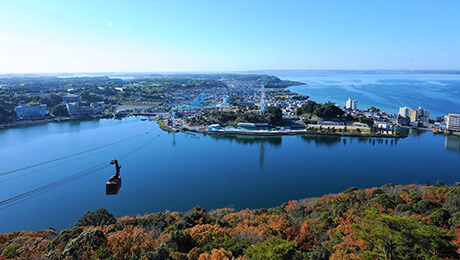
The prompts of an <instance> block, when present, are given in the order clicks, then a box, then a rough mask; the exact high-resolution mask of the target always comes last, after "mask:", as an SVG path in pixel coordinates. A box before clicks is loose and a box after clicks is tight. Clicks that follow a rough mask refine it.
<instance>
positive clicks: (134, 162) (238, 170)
mask: <svg viewBox="0 0 460 260" xmlns="http://www.w3.org/2000/svg"><path fill="white" fill-rule="evenodd" d="M282 77H284V78H289V79H293V80H299V81H301V80H304V81H305V82H307V83H309V85H307V86H298V87H294V89H295V91H298V92H302V91H305V94H307V95H310V96H311V99H313V100H317V101H320V102H324V101H327V100H331V101H335V102H337V103H340V102H342V103H340V104H342V105H343V104H344V102H345V100H346V99H347V98H348V97H349V94H350V93H357V94H359V95H361V96H359V95H353V96H351V97H352V98H354V99H357V100H358V102H359V103H358V104H359V105H360V106H361V107H363V106H364V105H363V104H365V102H369V103H370V104H369V106H370V105H375V106H377V107H380V108H382V109H387V111H390V112H392V110H390V109H397V107H398V106H400V105H406V106H414V107H415V106H420V105H421V106H423V107H425V108H426V109H430V107H429V104H430V102H425V101H423V100H426V99H429V98H427V96H429V95H431V94H427V93H432V94H433V97H437V98H436V100H437V101H436V102H434V101H433V104H437V106H439V108H437V109H438V110H439V111H440V112H439V113H441V112H442V111H449V112H450V111H459V110H460V109H459V108H460V107H459V106H458V102H459V101H458V99H456V98H455V97H458V90H457V89H456V86H458V82H459V80H458V76H453V75H394V76H389V75H366V74H359V75H349V74H347V75H345V74H344V75H326V76H325V75H298V74H296V75H294V76H292V75H291V76H289V77H287V76H286V75H283V76H282ZM353 78H355V79H353ZM382 80H385V81H382ZM353 81H356V82H355V83H353V84H351V83H352V82H353ZM358 81H359V82H361V83H359V84H358ZM403 81H404V82H411V83H408V84H406V85H404V84H401V85H399V83H397V84H396V83H395V84H396V85H397V86H396V85H395V84H393V83H388V84H384V83H383V82H403ZM434 82H438V83H439V84H438V85H439V88H437V87H436V86H438V85H436V84H437V83H436V84H435V83H434ZM442 84H444V85H442ZM347 86H348V87H347ZM381 88H388V89H397V90H398V91H399V92H398V93H401V94H400V95H403V96H404V95H406V96H407V98H406V99H403V97H399V98H396V97H395V95H393V96H391V95H390V94H391V93H392V92H393V91H389V90H382V89H381ZM369 89H374V90H375V91H374V92H375V93H374V92H373V91H371V90H369ZM440 89H441V90H440ZM442 89H447V90H446V91H445V93H444V92H443V91H442ZM411 92H413V94H411V95H408V94H407V93H411ZM385 93H387V95H385ZM403 93H405V94H403ZM373 95H374V96H373ZM443 95H444V96H443ZM412 97H418V98H420V99H423V100H422V101H423V102H422V101H420V104H418V103H417V102H416V101H414V100H417V99H415V98H412ZM439 97H442V98H439ZM366 98H367V99H366ZM438 98H439V99H438ZM365 100H367V101H365ZM374 100H380V102H381V104H382V105H379V104H374V103H371V101H372V102H373V101H374ZM396 100H399V101H396ZM404 100H406V101H404ZM440 100H444V102H441V101H440ZM338 101H340V102H338ZM402 101H404V103H405V102H407V103H405V104H400V103H398V102H402ZM411 102H415V103H411ZM412 104H413V105H412ZM384 105H385V107H388V108H385V107H384ZM364 107H365V106H364ZM434 107H435V105H433V110H432V111H431V112H432V113H434V111H436V110H434ZM147 132H148V134H147ZM127 138H131V139H129V140H126V141H124V142H120V143H116V142H118V141H121V140H125V139H127ZM109 144H113V145H110V146H107V145H109ZM103 146H105V147H103ZM97 147H103V148H101V149H96V150H93V151H90V152H86V153H82V154H79V155H75V154H77V153H80V152H83V151H87V150H91V149H94V148H97ZM67 155H75V156H72V157H69V158H67V159H63V160H59V161H55V162H53V163H48V164H45V165H42V166H40V167H34V168H30V169H26V170H22V171H18V172H15V173H11V174H6V175H5V174H4V173H5V172H8V171H11V170H15V169H19V168H23V167H26V166H29V165H34V164H38V163H42V162H47V161H50V160H53V159H56V158H60V157H63V156H67ZM0 158H1V160H0V201H5V200H7V199H10V198H13V197H15V196H17V195H20V194H24V193H26V192H29V191H31V190H34V189H36V188H37V187H41V186H44V185H47V184H49V183H52V182H53V181H57V180H60V179H62V178H65V177H68V176H71V175H74V174H78V173H80V172H82V173H85V172H86V171H87V170H88V169H90V168H92V167H94V166H97V165H104V166H106V165H107V166H109V165H108V163H109V161H110V160H112V159H114V158H116V159H119V160H120V162H121V163H122V169H121V176H122V179H123V186H122V188H121V190H120V193H119V194H118V195H117V196H106V195H105V183H106V181H107V179H108V178H109V177H110V176H111V175H113V174H114V173H115V167H113V166H110V167H107V168H104V169H102V170H100V171H97V172H94V173H91V174H88V175H86V176H84V177H82V178H79V179H76V180H73V181H72V182H69V183H67V184H66V185H62V186H59V187H57V188H55V189H53V190H50V191H46V192H44V193H41V194H38V195H37V196H34V197H31V198H28V199H27V200H24V201H20V202H19V203H17V204H14V205H11V204H8V205H7V206H9V207H7V208H2V207H1V206H0V208H1V209H0V233H3V232H10V231H13V230H38V229H42V228H48V227H50V226H52V227H55V228H58V229H64V228H69V227H71V226H72V225H73V224H74V223H75V222H76V221H77V220H78V218H80V217H81V216H82V215H83V214H84V213H85V212H86V211H88V210H95V209H97V208H101V207H102V208H106V209H107V210H108V211H109V212H111V213H113V214H114V215H115V216H118V217H119V216H124V215H136V214H144V213H151V212H157V211H164V210H166V209H169V210H175V211H187V210H189V209H191V208H192V207H194V206H196V205H200V206H203V207H205V208H206V209H208V210H210V209H213V208H221V207H235V208H236V209H243V208H261V207H273V206H278V205H280V204H281V203H283V202H287V201H289V200H291V199H300V198H305V197H311V196H321V195H323V194H328V193H336V192H340V191H343V190H344V189H346V188H348V187H350V186H357V187H373V186H381V185H383V184H385V183H389V182H392V183H396V184H410V183H418V184H424V183H425V181H426V180H428V181H429V182H430V183H431V184H433V183H434V182H436V181H437V180H441V181H442V182H443V183H445V184H454V183H455V182H457V181H460V179H459V177H458V176H457V174H458V166H457V165H458V161H459V159H460V137H457V136H448V137H445V136H434V135H433V134H432V133H430V132H425V133H412V135H410V136H409V137H408V138H406V139H400V140H391V139H389V140H385V139H373V138H369V139H368V138H340V137H324V136H285V137H273V138H253V137H244V136H243V137H214V136H203V135H196V136H192V135H187V134H184V133H178V134H172V133H165V132H163V131H161V130H160V129H159V128H158V126H157V123H155V122H149V121H141V120H140V118H139V117H130V118H125V119H123V120H115V119H103V120H93V121H84V122H63V123H49V124H45V125H38V126H30V127H23V128H16V129H3V130H0ZM2 174H3V175H2Z"/></svg>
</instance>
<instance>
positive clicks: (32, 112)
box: [14, 102, 47, 119]
mask: <svg viewBox="0 0 460 260" xmlns="http://www.w3.org/2000/svg"><path fill="white" fill-rule="evenodd" d="M46 107H47V106H46V104H42V105H37V106H27V105H26V103H25V102H20V103H19V106H17V107H15V109H14V111H15V112H16V115H17V116H18V119H30V118H34V117H44V116H45V115H46Z"/></svg>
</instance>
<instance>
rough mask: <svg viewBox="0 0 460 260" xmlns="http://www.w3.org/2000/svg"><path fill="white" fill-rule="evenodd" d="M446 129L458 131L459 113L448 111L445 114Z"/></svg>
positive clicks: (459, 125)
mask: <svg viewBox="0 0 460 260" xmlns="http://www.w3.org/2000/svg"><path fill="white" fill-rule="evenodd" d="M446 125H447V130H454V131H460V114H451V113H449V114H448V115H447V116H446Z"/></svg>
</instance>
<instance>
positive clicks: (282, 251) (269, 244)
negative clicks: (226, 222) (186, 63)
mask: <svg viewBox="0 0 460 260" xmlns="http://www.w3.org/2000/svg"><path fill="white" fill-rule="evenodd" d="M296 247H297V243H296V242H295V241H286V240H283V239H279V238H277V237H273V238H271V239H269V240H267V241H264V242H259V243H257V244H255V245H253V246H251V247H249V248H248V249H246V250H245V251H244V253H245V255H248V256H249V257H250V258H251V259H260V260H262V259H263V260H280V259H285V260H288V259H289V260H290V259H300V256H299V252H298V251H297V250H296Z"/></svg>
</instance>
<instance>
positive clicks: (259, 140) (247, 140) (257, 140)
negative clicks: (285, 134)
mask: <svg viewBox="0 0 460 260" xmlns="http://www.w3.org/2000/svg"><path fill="white" fill-rule="evenodd" d="M211 137H212V138H214V139H216V140H219V139H220V140H224V139H225V140H230V141H235V142H237V143H240V144H243V145H247V144H251V145H252V144H259V145H260V151H259V165H260V169H263V167H264V160H265V143H267V144H269V145H271V146H275V147H279V146H281V142H282V140H283V139H282V137H281V136H249V135H211Z"/></svg>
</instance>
